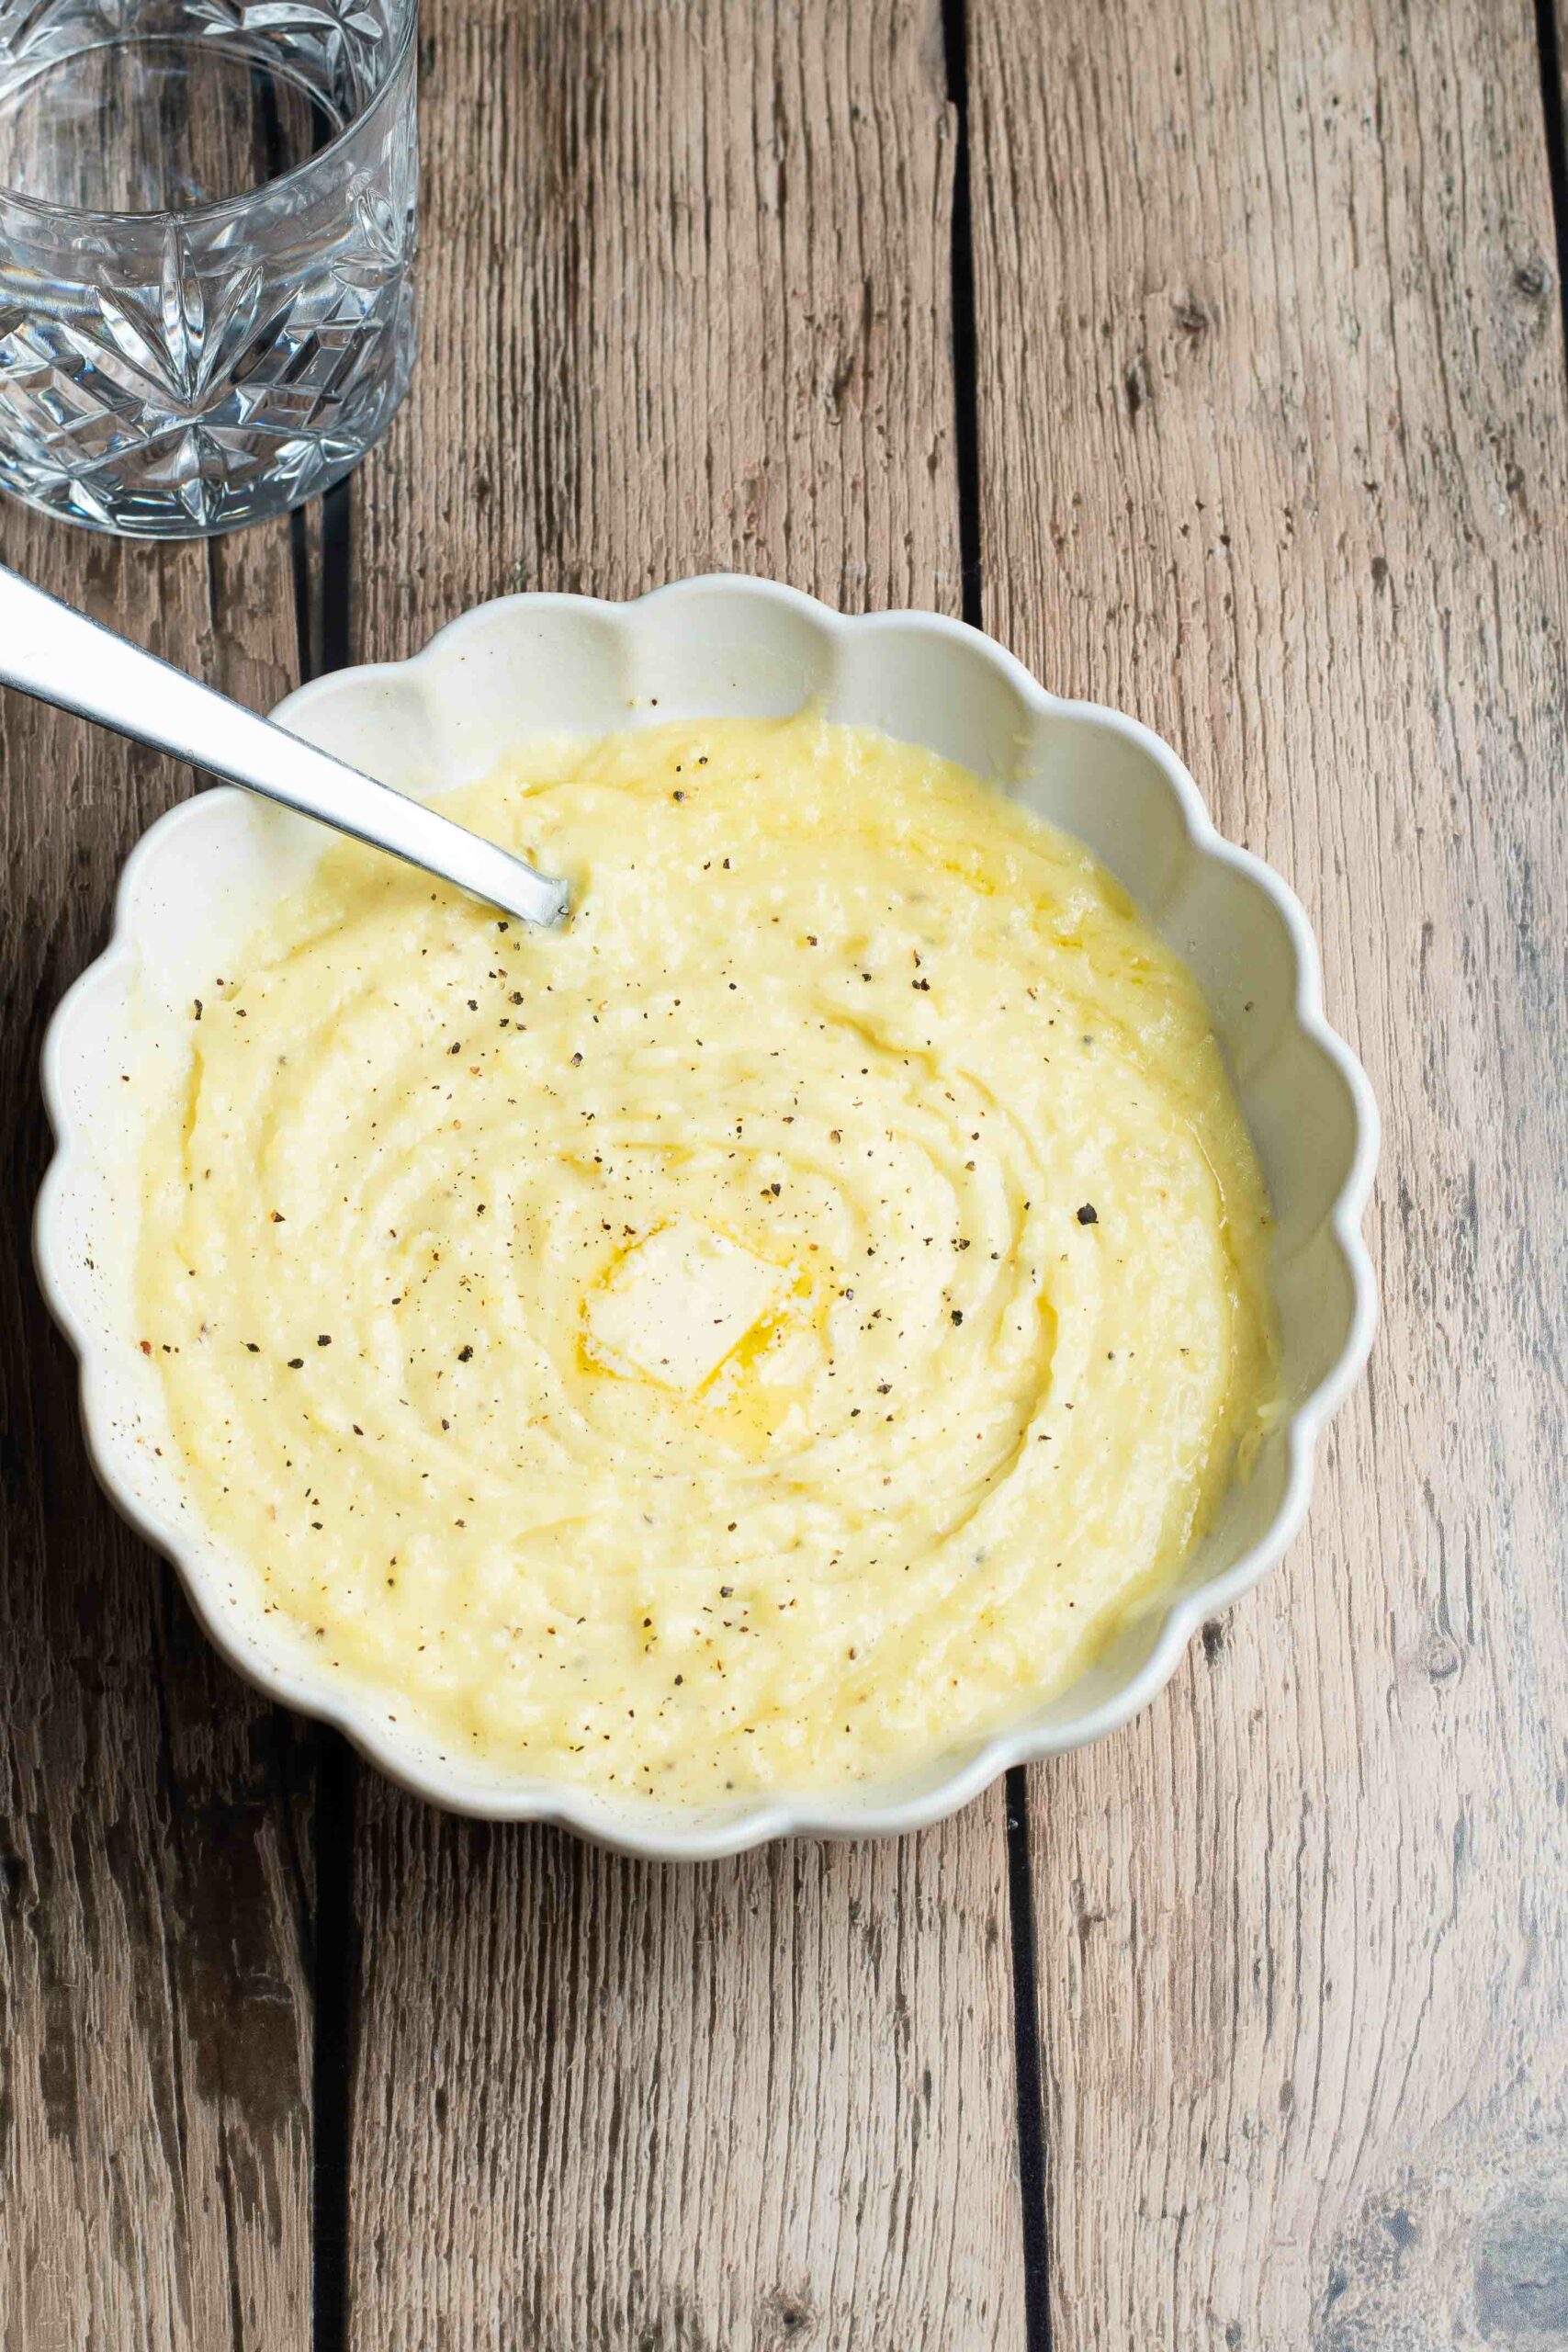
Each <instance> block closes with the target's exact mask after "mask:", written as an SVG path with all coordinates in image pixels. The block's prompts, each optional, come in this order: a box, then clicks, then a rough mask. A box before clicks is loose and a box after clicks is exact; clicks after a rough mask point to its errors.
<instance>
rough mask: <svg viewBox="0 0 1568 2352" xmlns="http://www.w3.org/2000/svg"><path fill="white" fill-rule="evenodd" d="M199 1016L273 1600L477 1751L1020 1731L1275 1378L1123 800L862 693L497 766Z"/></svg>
mask: <svg viewBox="0 0 1568 2352" xmlns="http://www.w3.org/2000/svg"><path fill="white" fill-rule="evenodd" d="M446 806H447V807H448V808H449V809H451V810H452V811H453V813H455V814H457V816H459V817H460V818H461V819H462V820H463V821H464V822H465V823H467V824H469V825H472V826H474V827H475V828H477V829H478V830H479V831H483V832H486V833H489V834H490V835H491V836H492V837H494V838H495V839H497V840H501V841H503V842H508V843H510V844H512V845H513V846H516V847H518V848H520V849H523V850H524V851H525V853H526V854H528V855H529V856H530V857H532V858H534V859H536V861H537V862H538V863H540V864H542V865H546V866H547V867H549V868H551V869H552V870H555V871H557V872H560V873H563V874H565V875H566V876H568V877H569V878H570V883H571V886H572V890H573V896H574V904H575V908H576V912H575V915H574V917H573V920H572V922H570V926H569V927H568V928H566V929H565V930H564V931H562V932H560V933H555V934H550V935H543V934H538V933H528V932H527V931H525V930H524V929H523V928H522V927H521V926H519V925H518V924H516V923H514V922H513V923H509V922H504V921H502V920H500V919H498V918H497V917H496V916H495V915H494V914H493V913H487V912H486V910H484V909H482V908H480V907H479V906H476V905H474V904H472V903H471V902H468V901H466V900H463V899H457V897H455V896H449V895H447V894H446V892H445V891H443V890H440V889H439V888H435V887H434V886H433V885H432V884H431V883H430V882H429V880H428V878H427V877H424V876H419V875H415V874H412V873H411V872H410V871H409V870H408V869H406V868H404V867H401V866H399V865H394V864H393V863H392V861H391V860H389V859H387V858H384V857H381V856H378V855H376V854H371V853H368V852H366V851H364V850H361V849H357V848H344V849H342V850H338V851H335V852H334V853H333V854H331V855H329V856H328V857H327V858H326V859H325V861H324V862H323V864H322V865H321V868H320V870H319V873H318V875H317V876H316V877H315V879H314V880H313V881H312V883H311V884H310V887H309V888H307V890H306V891H305V892H304V893H303V895H301V896H299V898H298V899H294V900H293V901H291V902H290V903H288V904H287V905H286V906H284V907H282V908H281V909H280V910H279V912H278V914H277V917H276V921H275V922H273V923H272V925H271V927H270V928H269V929H268V930H267V931H266V932H265V934H264V935H262V936H261V937H259V938H257V939H256V940H255V941H254V943H253V944H252V946H251V948H250V950H249V952H248V954H247V956H245V958H244V959H243V963H242V965H241V967H239V968H238V969H237V970H234V971H231V972H229V973H227V974H225V976H224V977H223V978H221V979H217V978H215V979H214V981H213V983H212V986H211V988H210V989H209V990H208V991H207V992H206V993H205V995H204V999H203V1001H202V1002H201V1003H200V1005H199V1006H197V1007H196V1008H194V1009H193V1015H192V1025H191V1031H190V1036H191V1045H192V1052H193V1067H192V1071H191V1076H190V1080H189V1086H188V1091H187V1093H186V1097H185V1100H184V1104H183V1108H184V1117H183V1121H182V1120H181V1119H180V1118H179V1117H178V1116H177V1115H175V1116H172V1117H170V1118H169V1119H168V1120H166V1121H164V1122H163V1123H161V1125H160V1128H159V1132H158V1133H157V1135H156V1136H155V1138H154V1142H153V1146H152V1151H151V1156H150V1159H149V1162H148V1166H147V1170H146V1193H145V1215H144V1226H143V1238H142V1243H141V1259H140V1283H139V1296H140V1312H141V1329H142V1331H143V1332H144V1334H145V1338H144V1340H143V1341H142V1344H143V1345H144V1347H146V1348H147V1349H148V1350H149V1351H150V1352H151V1353H152V1355H153V1357H154V1359H155V1361H156V1362H157V1363H158V1365H159V1367H160V1370H161V1372H162V1374H163V1377H164V1383H165V1385H166V1388H167V1395H168V1402H169V1407H170V1410H171V1413H172V1417H173V1428H174V1431H175V1438H176V1440H177V1445H178V1450H179V1453H180V1454H181V1456H182V1458H183V1476H184V1478H185V1479H186V1482H187V1483H188V1489H189V1492H190V1495H191V1498H192V1499H193V1500H194V1502H195V1504H196V1506H197V1509H198V1510H199V1512H200V1514H201V1516H202V1518H203V1519H204V1520H205V1521H206V1522H207V1523H208V1525H209V1527H210V1528H211V1529H212V1530H214V1531H215V1532H216V1533H217V1534H218V1535H219V1537H220V1539H221V1541H222V1542H223V1543H224V1544H225V1545H226V1546H227V1547H229V1548H231V1550H232V1552H233V1553H234V1555H236V1556H237V1557H238V1559H239V1560H240V1561H241V1562H243V1564H245V1566H246V1567H247V1568H248V1570H249V1572H250V1573H252V1574H254V1577H255V1579H256V1581H257V1584H258V1586H259V1588H261V1590H262V1593H263V1596H264V1600H265V1607H266V1608H267V1609H268V1610H271V1611H283V1612H284V1613H285V1614H286V1615H287V1616H288V1617H289V1618H291V1619H293V1620H294V1621H296V1622H297V1623H298V1624H299V1626H300V1627H301V1628H302V1629H303V1630H304V1632H305V1634H306V1636H307V1638H308V1639H310V1641H311V1642H312V1643H313V1644H314V1645H316V1646H317V1647H318V1648H319V1650H320V1653H321V1657H322V1658H323V1660H325V1661H330V1662H331V1663H332V1664H333V1666H334V1667H337V1668H340V1669H341V1670H342V1672H343V1673H344V1676H345V1677H347V1678H350V1679H353V1680H354V1681H355V1683H357V1684H358V1685H359V1686H360V1687H361V1688H362V1689H367V1690H370V1691H373V1692H374V1693H375V1694H377V1696H378V1700H379V1701H380V1702H382V1703H384V1705H385V1708H386V1711H387V1712H388V1713H389V1714H391V1715H393V1716H395V1717H397V1718H398V1719H399V1720H400V1721H401V1722H402V1723H404V1724H407V1725H412V1726H417V1727H420V1728H423V1730H424V1731H426V1732H427V1733H428V1734H430V1735H431V1736H433V1737H434V1740H435V1741H436V1743H437V1744H438V1745H439V1746H440V1747H441V1748H442V1750H443V1751H444V1752H445V1753H446V1754H448V1755H465V1754H466V1755H468V1756H470V1757H479V1758H483V1759H484V1760H485V1761H486V1762H487V1763H489V1764H492V1765H495V1766H498V1767H502V1768H504V1769H507V1770H522V1771H525V1772H534V1771H537V1772H539V1773H541V1774H549V1775H557V1776H561V1777H568V1778H571V1779H574V1780H579V1781H591V1782H592V1783H594V1784H595V1785H597V1786H599V1787H601V1788H602V1789H604V1790H605V1791H608V1792H617V1793H631V1792H642V1793H648V1794H652V1795H655V1796H658V1797H660V1798H678V1799H682V1800H686V1799H705V1798H710V1797H722V1795H723V1794H724V1793H725V1792H727V1791H731V1790H733V1791H745V1790H750V1789H755V1788H758V1787H762V1786H766V1787H786V1788H811V1787H823V1786H828V1785H830V1784H833V1783H843V1782H845V1781H850V1780H852V1779H855V1778H859V1777H863V1776H866V1775H876V1774H883V1773H886V1772H887V1771H890V1770H896V1769H897V1768H898V1767H900V1766H904V1765H908V1764H909V1763H912V1762H914V1761H916V1760H918V1759H920V1758H925V1757H927V1756H930V1755H931V1754H934V1753H935V1752H937V1751H939V1750H942V1749H944V1748H947V1747H950V1746H952V1745H953V1743H956V1742H961V1741H963V1740H964V1739H966V1738H969V1737H972V1736H975V1735H976V1734H979V1733H981V1732H983V1731H985V1730H987V1729H990V1728H994V1727H996V1726H998V1724H1001V1723H1003V1722H1005V1721H1006V1720H1007V1719H1008V1718H1009V1717H1010V1715H1013V1714H1015V1713H1018V1712H1019V1711H1020V1710H1021V1708H1022V1707H1023V1706H1024V1705H1025V1704H1026V1703H1027V1702H1030V1701H1032V1699H1034V1698H1035V1697H1036V1696H1037V1695H1038V1694H1040V1693H1042V1692H1044V1691H1052V1690H1055V1689H1057V1688H1059V1687H1060V1686H1062V1685H1063V1684H1064V1683H1066V1681H1068V1680H1069V1679H1071V1678H1072V1677H1073V1676H1074V1675H1075V1674H1076V1673H1077V1671H1078V1670H1079V1669H1080V1668H1082V1667H1083V1666H1084V1665H1085V1664H1086V1663H1087V1662H1088V1661H1089V1659H1090V1658H1091V1657H1093V1655H1094V1653H1095V1652H1096V1650H1097V1649H1098V1648H1099V1647H1100V1645H1102V1644H1103V1642H1104V1640H1105V1638H1106V1636H1107V1634H1109V1633H1110V1632H1111V1630H1112V1629H1113V1627H1114V1626H1115V1624H1116V1623H1117V1621H1118V1619H1119V1617H1120V1616H1121V1615H1122V1612H1123V1611H1125V1609H1126V1608H1127V1606H1128V1604H1129V1603H1130V1602H1132V1601H1133V1600H1135V1599H1137V1598H1139V1597H1142V1596H1144V1595H1146V1594H1147V1593H1148V1592H1149V1590H1150V1589H1152V1588H1156V1587H1158V1586H1159V1585H1161V1584H1162V1583H1164V1582H1166V1581H1167V1580H1168V1579H1169V1578H1170V1577H1172V1576H1173V1575H1174V1574H1175V1573H1176V1571H1177V1570H1178V1569H1179V1566H1180V1564H1181V1562H1182V1559H1183V1557H1184V1555H1186V1553H1187V1552H1188V1550H1189V1548H1190V1545H1191V1544H1192V1542H1193V1540H1194V1537H1195V1535H1196V1534H1197V1532H1199V1531H1200V1530H1201V1527H1202V1525H1203V1522H1204V1521H1205V1520H1206V1518H1207V1517H1208V1516H1209V1514H1210V1512H1211V1510H1212V1509H1213V1504H1214V1502H1215V1499H1216V1498H1217V1496H1218V1494H1219V1493H1220V1491H1221V1490H1222V1488H1223V1487H1224V1484H1225V1482H1226V1480H1227V1479H1228V1478H1229V1477H1230V1476H1232V1474H1233V1471H1234V1470H1235V1467H1236V1464H1237V1463H1238V1460H1245V1457H1246V1455H1247V1450H1248V1446H1249V1443H1250V1442H1252V1441H1254V1440H1255V1438H1256V1434H1257V1432H1258V1428H1259V1426H1260V1422H1261V1420H1262V1419H1263V1417H1264V1416H1265V1415H1266V1414H1267V1412H1268V1410H1269V1403H1270V1399H1271V1396H1272V1381H1273V1343H1272V1336H1271V1334H1272V1324H1271V1315H1270V1308H1269V1298H1268V1292H1267V1286H1266V1275H1265V1260H1266V1253H1267V1231H1268V1211H1267V1204H1266V1201H1265V1197H1264V1193H1263V1188H1262V1184H1261V1182H1260V1179H1259V1175H1258V1167H1257V1164H1256V1161H1255V1159H1254V1158H1253V1154H1252V1150H1251V1148H1250V1146H1249V1143H1248V1140H1247V1134H1246V1131H1245V1129H1244V1126H1243V1124H1242V1121H1241V1118H1240V1115H1239V1114H1238V1112H1237V1109H1236V1105H1235V1101H1234V1099H1233V1096H1232V1093H1231V1091H1230V1087H1229V1085H1228V1082H1227V1080H1226V1077H1225V1073H1224V1068H1223V1066H1222V1063H1221V1059H1220V1055H1219V1052H1218V1050H1217V1047H1216V1046H1215V1043H1214V1040H1213V1035H1212V1033H1211V1030H1210V1024H1209V1020H1208V1016H1207V1013H1206V1012H1205V1009H1204V1006H1203V1002H1202V1000H1201V996H1200V994H1199V992H1198V989H1197V988H1196V987H1195V985H1194V983H1193V982H1192V980H1191V979H1190V977H1189V976H1188V974H1187V973H1186V972H1185V971H1184V970H1183V968H1182V967H1181V966H1180V965H1179V963H1178V962H1177V961H1176V959H1175V958H1174V957H1173V956H1171V955H1170V954H1169V953H1168V951H1167V950H1166V949H1165V948H1164V947H1163V946H1162V945H1161V944H1160V943H1159V942H1158V941H1157V940H1156V938H1155V937H1154V936H1153V935H1152V934H1151V933H1149V931H1148V930H1146V929H1145V926H1144V925H1143V923H1142V922H1140V921H1139V920H1138V918H1137V917H1136V915H1135V914H1134V910H1133V908H1132V906H1131V904H1130V902H1129V901H1128V899H1127V898H1126V897H1125V895H1124V894H1123V893H1122V890H1121V889H1120V888H1119V887H1118V886H1117V885H1116V884H1115V883H1114V882H1113V881H1112V880H1111V878H1110V876H1108V875H1107V874H1105V873H1104V872H1103V871H1102V870H1101V869H1100V867H1099V866H1097V865H1095V864H1094V862H1093V861H1092V859H1091V858H1090V857H1089V854H1088V853H1087V852H1086V851H1085V850H1083V849H1082V848H1081V847H1079V846H1078V845H1077V843H1076V842H1071V841H1069V840H1067V839H1066V838H1064V837H1063V836H1061V835H1060V834H1057V833H1055V832H1053V831H1049V830H1047V829H1046V828H1045V827H1043V825H1041V824H1039V823H1038V822H1037V821H1035V820H1033V819H1032V818H1030V817H1028V816H1027V815H1025V814H1023V813H1021V811H1019V810H1017V809H1013V808H1011V807H1010V806H1009V805H1007V804H1006V803H1005V802H1003V801H1002V800H1001V799H1000V798H999V797H997V796H995V795H994V794H992V793H991V792H989V791H988V790H987V788H986V787H984V786H981V785H980V784H979V783H978V782H977V781H976V779H975V778H974V777H972V776H970V775H966V774H965V773H964V772H963V771H962V770H960V769H958V768H955V767H953V766H950V765H948V764H946V763H943V762H942V761H941V760H940V759H938V758H936V757H935V756H934V755H932V754H931V753H929V752H924V751H920V750H916V749H911V748H910V747H908V746H907V745H903V744H899V743H897V742H894V741H890V740H888V739H887V738H886V737H883V736H880V735H877V734H874V733H872V732H868V731H860V730H852V729H843V728H839V727H834V726H830V725H829V724H827V723H826V722H824V721H823V720H822V719H821V718H818V717H817V716H815V715H813V714H809V713H808V714H806V715H804V716H802V717H800V718H795V719H792V720H788V721H783V722H752V721H745V722H741V721H735V720H724V721H714V722H712V723H708V724H703V725H682V726H679V727H670V726H662V727H657V728H653V729H645V730H641V731H637V732H634V733H628V734H626V735H622V736H617V737H612V738H609V739H607V740H605V741H601V742H596V743H589V744H584V743H581V742H578V743H561V742H552V743H547V744H541V745H534V746H529V747H526V748H525V751H523V752H519V754H518V756H517V757H516V759H515V760H514V762H513V763H510V764H509V765H508V767H507V768H506V770H505V772H504V773H502V774H501V775H497V776H495V777H494V778H492V779H491V780H490V781H488V782H486V783H483V784H479V785H477V786H471V787H468V788H467V789H465V790H464V791H463V792H461V793H460V794H457V795H455V796H454V797H453V798H452V799H451V800H450V801H448V802H447V803H446Z"/></svg>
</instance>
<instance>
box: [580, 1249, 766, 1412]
mask: <svg viewBox="0 0 1568 2352" xmlns="http://www.w3.org/2000/svg"><path fill="white" fill-rule="evenodd" d="M788 1283H789V1277H788V1274H787V1273H786V1272H785V1271H784V1268H782V1267H780V1266H770V1265H769V1264H768V1263H767V1261H766V1260H765V1259H761V1258H754V1257H753V1256H752V1255H751V1252H750V1250H743V1249H742V1248H741V1247H740V1245H739V1242H736V1241H730V1240H728V1239H727V1238H725V1236H724V1235H723V1234H721V1233H714V1232H711V1231H710V1230H709V1228H708V1227H706V1226H705V1225H698V1224H696V1223H694V1221H693V1220H692V1219H691V1218H689V1217H677V1219H676V1220H675V1222H674V1224H673V1225H666V1226H663V1227H660V1230H659V1231H658V1232H657V1233H651V1234H649V1238H648V1239H647V1240H646V1241H639V1242H638V1243H637V1247H636V1248H635V1249H634V1250H627V1252H626V1256H625V1257H624V1258H623V1259H622V1260H621V1262H620V1264H619V1265H618V1266H617V1267H616V1269H615V1272H614V1274H613V1275H612V1276H611V1278H610V1280H609V1281H608V1282H607V1283H605V1285H604V1289H603V1290H600V1291H596V1292H594V1293H593V1294H592V1296H591V1297H590V1298H589V1300H588V1303H587V1305H586V1306H585V1308H584V1310H583V1314H584V1320H585V1321H586V1323H587V1326H588V1336H589V1339H590V1340H591V1342H592V1348H593V1352H594V1353H595V1354H596V1355H597V1356H598V1357H599V1358H600V1359H601V1361H602V1362H604V1363H606V1364H607V1365H608V1366H609V1368H610V1369H611V1371H613V1372H618V1373H621V1374H627V1375H630V1376H631V1377H633V1378H636V1379H640V1380H652V1381H657V1382H658V1383H659V1384H660V1386H662V1387H666V1388H700V1387H701V1386H702V1385H703V1383H704V1382H705V1380H709V1379H711V1378H712V1376H713V1374H715V1373H716V1371H717V1370H718V1367H719V1365H720V1364H721V1363H723V1362H724V1360H725V1358H726V1356H727V1355H728V1354H729V1353H730V1351H731V1350H732V1349H734V1348H737V1347H739V1344H740V1341H741V1340H743V1339H744V1338H745V1337H746V1334H747V1333H748V1331H750V1330H751V1329H753V1328H754V1326H755V1325H756V1323H757V1322H758V1321H759V1319H760V1318H761V1317H762V1316H764V1315H765V1314H767V1313H768V1311H769V1310H770V1308H772V1307H774V1306H777V1305H778V1303H779V1300H780V1299H781V1298H782V1297H783V1295H784V1292H785V1290H786V1289H787V1288H788Z"/></svg>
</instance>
